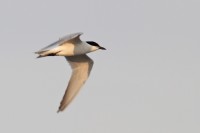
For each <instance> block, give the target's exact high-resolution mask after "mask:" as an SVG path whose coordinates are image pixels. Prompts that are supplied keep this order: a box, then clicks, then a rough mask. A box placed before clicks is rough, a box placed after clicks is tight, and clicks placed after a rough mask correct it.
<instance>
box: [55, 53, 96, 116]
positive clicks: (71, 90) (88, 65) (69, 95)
mask: <svg viewBox="0 0 200 133" xmlns="http://www.w3.org/2000/svg"><path fill="white" fill-rule="evenodd" d="M65 58H66V59H67V61H68V62H69V64H70V66H71V68H72V75H71V78H70V81H69V84H68V86H67V90H66V92H65V94H64V96H63V99H62V101H61V103H60V107H59V109H58V112H60V111H63V110H64V109H65V108H66V107H67V106H68V105H69V103H70V102H71V101H72V100H73V99H74V97H75V96H76V94H77V93H78V92H79V90H80V88H81V87H82V86H83V84H84V83H85V81H86V80H87V79H88V77H89V75H90V71H91V69H92V66H93V60H92V59H90V58H89V57H88V56H87V55H77V56H70V57H65Z"/></svg>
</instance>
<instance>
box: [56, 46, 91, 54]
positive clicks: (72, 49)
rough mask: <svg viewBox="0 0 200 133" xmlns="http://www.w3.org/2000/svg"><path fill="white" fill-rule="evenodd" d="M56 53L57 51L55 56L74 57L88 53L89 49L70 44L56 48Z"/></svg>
mask: <svg viewBox="0 0 200 133" xmlns="http://www.w3.org/2000/svg"><path fill="white" fill-rule="evenodd" d="M56 51H59V52H58V53H57V55H59V56H74V55H80V54H86V53H89V52H90V47H88V46H87V45H82V44H77V45H74V44H72V43H67V44H63V45H61V46H58V47H57V48H56Z"/></svg>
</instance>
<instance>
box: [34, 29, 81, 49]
mask: <svg viewBox="0 0 200 133" xmlns="http://www.w3.org/2000/svg"><path fill="white" fill-rule="evenodd" d="M82 34H83V33H82V32H78V33H74V34H69V35H66V36H64V37H61V38H60V39H59V40H58V41H56V42H54V43H52V44H50V45H48V46H46V47H44V48H42V49H41V50H39V51H37V52H35V53H40V52H43V51H47V50H50V49H52V48H55V47H56V46H59V45H62V44H64V43H66V42H70V41H72V40H76V41H80V38H79V37H80V36H81V35H82Z"/></svg>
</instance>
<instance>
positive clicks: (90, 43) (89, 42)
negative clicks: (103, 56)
mask: <svg viewBox="0 0 200 133" xmlns="http://www.w3.org/2000/svg"><path fill="white" fill-rule="evenodd" d="M87 43H88V44H89V45H91V46H93V47H94V49H96V50H98V49H101V50H106V48H104V47H101V46H100V45H99V44H98V43H96V42H93V41H87Z"/></svg>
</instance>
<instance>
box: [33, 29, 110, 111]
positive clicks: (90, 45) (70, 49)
mask: <svg viewBox="0 0 200 133" xmlns="http://www.w3.org/2000/svg"><path fill="white" fill-rule="evenodd" d="M82 34H83V33H82V32H78V33H73V34H68V35H66V36H64V37H61V38H59V39H58V40H57V41H56V42H54V43H52V44H50V45H48V46H46V47H44V48H42V49H41V50H39V51H37V52H35V54H38V57H37V58H42V57H48V56H64V57H65V59H66V60H67V62H68V63H69V65H70V66H71V69H72V73H71V77H70V80H69V83H68V85H67V88H66V91H65V94H64V96H63V98H62V100H61V102H60V106H59V108H58V111H57V112H62V111H64V110H65V108H66V107H67V106H68V105H69V104H70V103H71V101H72V100H73V99H74V97H75V96H76V95H77V93H78V92H79V90H80V88H81V87H82V86H83V85H84V83H85V82H86V80H87V79H88V77H89V75H90V72H91V70H92V67H93V64H94V61H93V60H92V59H91V58H90V57H89V56H87V55H86V54H87V53H90V52H94V51H97V50H106V48H104V47H102V46H100V45H99V44H98V43H96V42H94V41H82V40H81V39H80V36H81V35H82Z"/></svg>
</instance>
